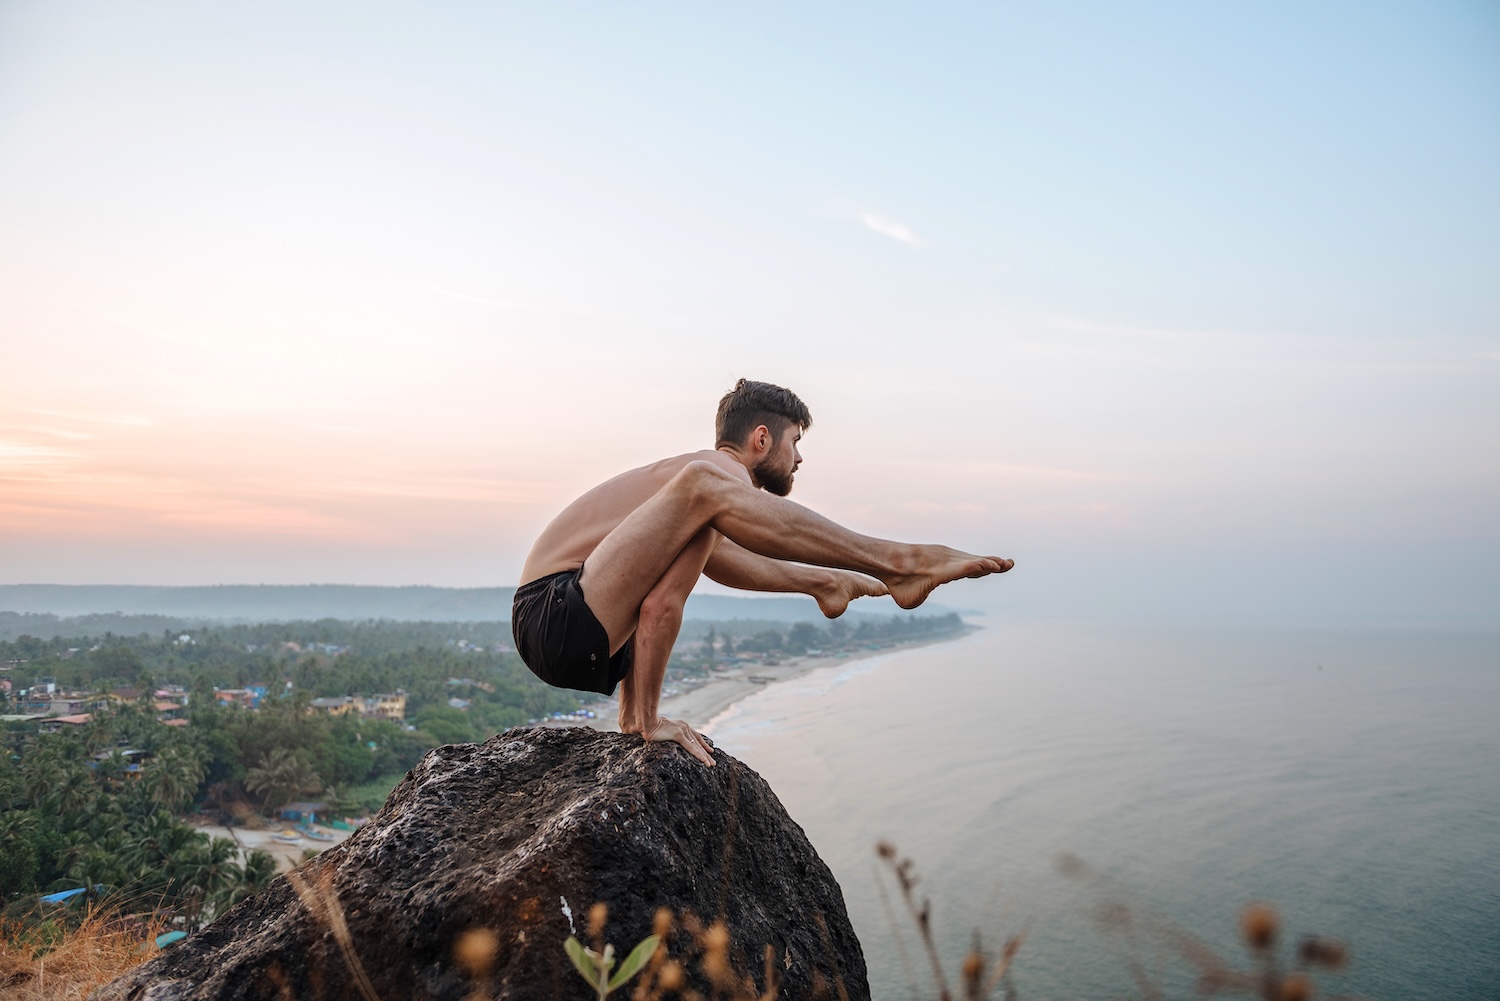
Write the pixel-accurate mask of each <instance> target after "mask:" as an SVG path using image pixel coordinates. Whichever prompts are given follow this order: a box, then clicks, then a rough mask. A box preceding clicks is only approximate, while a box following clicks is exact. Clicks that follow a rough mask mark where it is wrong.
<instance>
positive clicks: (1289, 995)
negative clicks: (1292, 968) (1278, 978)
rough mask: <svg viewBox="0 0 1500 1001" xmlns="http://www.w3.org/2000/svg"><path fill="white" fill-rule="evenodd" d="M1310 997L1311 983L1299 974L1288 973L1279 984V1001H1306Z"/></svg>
mask: <svg viewBox="0 0 1500 1001" xmlns="http://www.w3.org/2000/svg"><path fill="white" fill-rule="evenodd" d="M1310 997H1312V982H1311V981H1309V980H1308V979H1307V977H1306V976H1305V975H1304V974H1301V973H1288V974H1287V977H1286V979H1285V980H1283V981H1282V982H1281V1001H1308V998H1310Z"/></svg>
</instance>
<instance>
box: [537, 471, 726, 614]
mask: <svg viewBox="0 0 1500 1001" xmlns="http://www.w3.org/2000/svg"><path fill="white" fill-rule="evenodd" d="M697 459H708V460H710V461H713V462H716V463H719V464H721V465H722V464H723V463H724V462H725V461H726V460H727V461H728V462H730V463H733V464H734V466H735V467H736V468H738V469H739V470H740V471H741V472H740V475H744V473H743V469H744V467H743V466H739V464H738V463H735V462H734V460H733V459H730V458H729V457H728V456H726V455H725V454H724V453H723V452H715V451H707V450H705V451H702V452H689V453H687V454H686V455H675V456H673V457H672V458H670V459H662V460H661V461H660V462H653V463H651V464H650V465H647V466H640V467H638V468H636V469H632V470H630V471H628V472H624V473H621V474H620V475H619V476H616V477H614V478H613V479H610V480H605V481H604V482H603V483H601V484H599V485H598V486H597V487H594V488H593V489H592V490H590V491H588V492H587V493H585V494H584V495H583V496H581V497H579V498H578V499H577V500H575V501H574V502H573V503H571V504H569V505H568V506H567V507H565V508H563V509H562V513H560V514H559V515H558V516H557V517H556V518H553V519H552V521H551V522H550V523H549V524H548V525H547V527H546V528H544V529H542V534H541V535H539V536H537V540H536V543H535V544H534V545H533V546H532V547H531V553H530V555H528V556H527V557H526V565H525V566H524V567H523V568H522V569H521V583H522V584H529V583H530V582H531V581H534V580H536V579H538V578H540V577H546V576H548V575H549V574H555V573H561V572H562V571H564V570H577V569H578V568H579V567H581V566H583V561H584V560H586V559H588V556H589V554H590V553H592V552H593V551H594V549H595V547H597V546H598V545H599V543H600V542H602V541H604V537H605V536H606V535H608V534H609V533H610V532H612V531H614V529H615V526H616V525H618V524H619V523H620V522H622V521H624V520H625V518H626V516H627V515H629V514H630V512H632V511H634V510H635V509H636V508H638V507H640V506H641V505H642V504H644V503H646V501H648V500H649V499H651V497H652V496H653V495H654V494H655V493H656V492H657V491H658V490H660V489H661V488H662V487H664V486H666V484H667V481H668V480H670V479H671V478H672V477H674V476H676V475H677V473H678V471H679V470H681V469H682V467H683V466H685V465H687V464H688V463H689V462H693V461H694V460H697Z"/></svg>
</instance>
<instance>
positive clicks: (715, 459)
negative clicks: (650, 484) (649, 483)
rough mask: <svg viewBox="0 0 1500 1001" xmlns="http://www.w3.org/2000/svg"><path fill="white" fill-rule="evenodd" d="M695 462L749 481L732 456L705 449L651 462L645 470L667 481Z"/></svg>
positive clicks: (744, 471)
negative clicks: (706, 464)
mask: <svg viewBox="0 0 1500 1001" xmlns="http://www.w3.org/2000/svg"><path fill="white" fill-rule="evenodd" d="M695 462H707V463H711V464H713V465H714V466H717V467H718V468H720V469H722V470H724V472H726V473H729V474H731V475H733V476H735V477H737V478H739V479H742V480H747V481H748V480H749V479H750V471H749V470H747V469H746V468H745V467H744V466H743V465H741V464H740V462H739V461H738V460H736V459H735V457H734V456H732V455H728V454H726V453H724V452H720V451H718V450H717V449H710V448H705V449H703V450H702V451H698V452H684V453H683V454H682V455H674V456H672V457H671V458H669V459H662V460H661V461H660V462H653V463H652V464H651V465H649V466H646V467H645V468H646V469H649V470H651V471H652V472H653V473H656V474H657V475H659V476H661V477H662V478H663V479H664V480H669V479H671V478H672V477H673V476H676V475H677V474H678V473H680V472H682V471H683V470H684V469H686V468H687V467H688V466H690V465H692V464H693V463H695Z"/></svg>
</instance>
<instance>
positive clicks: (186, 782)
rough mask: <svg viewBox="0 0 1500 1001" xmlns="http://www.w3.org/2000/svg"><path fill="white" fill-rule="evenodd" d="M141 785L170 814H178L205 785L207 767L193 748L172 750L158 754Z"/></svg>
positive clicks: (173, 748) (147, 769)
mask: <svg viewBox="0 0 1500 1001" xmlns="http://www.w3.org/2000/svg"><path fill="white" fill-rule="evenodd" d="M144 772H145V774H144V775H143V776H142V777H141V781H142V782H144V783H145V784H146V789H147V791H148V792H149V793H150V795H151V801H152V802H153V803H156V804H158V805H159V806H165V807H166V808H167V809H169V810H175V809H177V808H178V807H180V806H181V805H182V804H183V803H184V802H186V801H187V800H189V799H191V798H192V797H193V795H194V794H195V793H197V791H198V785H199V783H201V782H202V781H203V772H204V769H203V763H202V762H201V761H200V760H199V759H198V755H197V754H195V753H194V752H193V751H192V750H191V749H190V748H188V747H184V746H180V745H179V746H176V747H169V748H167V749H166V750H165V751H163V752H162V753H161V754H158V755H157V756H156V757H155V758H153V759H152V760H151V761H150V762H148V764H147V767H146V768H145V769H144Z"/></svg>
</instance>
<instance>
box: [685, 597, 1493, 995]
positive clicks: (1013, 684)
mask: <svg viewBox="0 0 1500 1001" xmlns="http://www.w3.org/2000/svg"><path fill="white" fill-rule="evenodd" d="M1497 666H1500V632H1496V631H1459V630H1449V631H1443V630H1437V629H1428V630H1414V629H1405V628H1400V629H1398V628H1388V629H1381V628H1378V627H1375V628H1370V627H1366V628H1363V629H1361V630H1353V629H1342V628H1341V629H1332V628H1329V629H1310V628H1309V629H1299V630H1291V629H1282V630H1250V629H1244V630H1239V631H1234V632H1232V631H1229V630H1213V631H1210V630H1197V631H1186V630H1175V631H1174V630H1165V629H1160V630H1146V629H1138V628H1130V627H1125V626H1098V625H1086V624H1077V623H1029V624H1004V625H992V626H991V628H988V629H986V630H983V631H981V632H979V633H977V634H975V635H973V636H970V637H968V638H965V639H963V640H959V641H956V642H952V643H944V644H940V645H935V646H930V647H925V648H920V649H916V650H911V651H903V652H897V653H892V654H889V655H886V656H882V657H879V658H876V659H874V660H870V661H865V662H859V663H855V664H851V665H847V666H843V667H835V668H829V669H826V670H823V671H820V672H815V673H813V674H810V675H807V676H805V677H804V678H801V679H798V680H796V681H792V682H788V683H786V684H783V685H779V686H775V687H772V688H770V689H768V690H766V691H765V692H763V693H760V694H758V695H756V696H754V697H752V698H750V699H747V700H745V701H744V702H741V703H739V704H738V705H736V706H734V707H732V708H731V709H730V710H728V711H727V712H726V713H725V714H724V715H723V716H721V717H720V718H719V720H717V721H716V723H715V725H714V726H713V727H711V728H710V732H711V733H713V735H714V737H715V739H716V740H717V741H718V742H719V743H720V744H721V745H722V746H723V747H724V748H725V749H726V750H728V751H729V752H730V753H732V754H735V755H737V756H740V757H741V758H743V759H744V760H745V761H746V762H747V763H749V764H750V765H751V766H752V767H754V768H756V769H757V770H758V771H760V772H761V773H762V774H763V775H764V776H765V777H766V778H767V780H768V781H769V782H770V783H771V785H772V787H773V788H775V790H776V791H777V794H778V795H779V796H780V797H781V799H782V801H783V803H785V805H786V807H787V809H788V810H789V811H790V812H791V814H792V816H793V817H794V818H795V819H796V820H797V821H798V822H799V823H801V824H802V825H803V826H804V827H805V828H806V830H807V832H808V835H809V837H810V838H811V839H812V841H813V844H814V845H815V846H816V847H817V848H818V850H819V851H820V853H821V854H822V855H823V857H824V859H825V860H826V861H827V862H828V863H829V865H830V866H832V868H833V870H834V872H835V874H836V875H837V876H838V877H839V880H840V883H841V884H842V885H843V888H844V893H845V898H846V901H847V903H848V906H849V909H850V912H851V916H852V918H853V920H854V923H855V927H856V930H857V931H858V932H859V934H860V937H861V941H862V942H863V944H864V947H865V956H866V960H867V962H868V963H869V966H870V972H871V978H872V987H873V988H874V990H875V993H876V996H877V997H880V998H902V997H906V996H908V995H909V993H910V989H909V988H908V987H907V986H906V984H907V980H906V976H905V974H903V972H902V963H901V959H900V955H899V953H898V951H897V950H896V948H895V946H894V945H893V940H892V933H891V925H890V921H889V919H888V918H887V917H886V914H885V911H884V908H883V905H882V903H881V899H880V894H879V891H878V889H877V883H876V862H875V856H874V852H873V846H874V844H875V842H876V841H877V840H878V839H888V840H890V841H892V842H894V843H895V844H896V845H897V847H898V848H899V849H900V850H901V852H902V853H903V854H905V855H907V856H909V857H911V858H912V859H913V860H915V862H916V864H917V866H918V869H919V872H920V873H921V875H922V877H923V881H922V883H921V885H920V890H921V892H923V893H925V894H927V895H928V896H930V897H931V899H932V900H933V906H934V924H935V927H936V928H937V929H938V932H939V939H940V944H941V946H942V947H943V948H944V949H945V951H946V958H947V963H948V967H949V972H950V976H954V975H956V971H957V967H958V961H959V958H960V956H961V954H962V952H963V950H964V949H965V948H966V947H967V945H968V943H969V936H970V932H971V931H972V929H973V928H975V927H976V926H977V927H979V928H980V930H981V931H982V932H983V933H984V936H985V941H986V943H987V944H988V945H989V946H990V947H992V948H993V947H998V945H999V944H1000V943H1001V941H1002V940H1003V938H1004V937H1005V936H1006V935H1009V934H1011V933H1013V932H1015V931H1017V930H1019V929H1020V928H1021V926H1022V925H1023V923H1024V922H1026V921H1028V920H1029V921H1031V922H1033V924H1032V928H1031V933H1030V937H1029V938H1028V939H1027V941H1026V943H1025V944H1024V946H1023V947H1022V950H1021V952H1020V955H1019V957H1018V959H1017V963H1016V966H1015V968H1014V979H1015V983H1016V985H1017V988H1018V990H1019V994H1020V997H1021V998H1022V999H1027V998H1044V997H1079V998H1106V997H1117V996H1135V997H1139V996H1140V991H1139V989H1138V987H1137V986H1136V985H1135V984H1133V983H1132V981H1131V980H1130V977H1129V974H1128V972H1127V969H1126V965H1125V962H1124V961H1123V956H1125V955H1127V954H1128V952H1129V950H1127V949H1126V942H1125V940H1124V939H1123V938H1122V937H1121V936H1118V935H1105V934H1104V933H1101V932H1100V931H1098V930H1096V928H1095V926H1094V925H1093V923H1092V921H1091V920H1090V917H1089V913H1090V909H1091V907H1092V906H1093V905H1096V904H1097V903H1099V902H1100V901H1101V899H1103V897H1102V896H1101V894H1100V893H1099V892H1097V888H1096V889H1094V890H1091V889H1089V888H1087V887H1085V886H1083V885H1081V884H1079V883H1075V882H1070V881H1069V880H1067V879H1064V878H1063V877H1062V876H1060V875H1058V874H1057V872H1056V868H1055V860H1056V857H1057V855H1058V854H1059V853H1061V852H1073V853H1076V854H1077V855H1079V856H1081V857H1082V858H1083V859H1084V860H1085V861H1086V862H1088V863H1090V864H1091V865H1092V866H1094V867H1095V868H1096V869H1098V870H1100V871H1102V873H1103V874H1104V876H1105V881H1106V883H1107V885H1108V886H1109V887H1110V888H1112V889H1111V892H1110V893H1109V894H1108V895H1109V896H1110V897H1111V898H1113V899H1123V900H1124V901H1125V902H1126V903H1127V904H1129V905H1131V906H1132V907H1133V908H1137V909H1139V910H1143V911H1150V912H1153V913H1155V914H1157V915H1161V916H1164V917H1166V918H1169V919H1170V920H1171V921H1173V922H1175V923H1176V924H1177V925H1179V926H1180V927H1182V928H1185V929H1189V930H1191V931H1192V932H1193V933H1195V934H1197V935H1200V936H1201V937H1203V938H1204V939H1205V940H1207V941H1208V942H1209V943H1210V944H1211V945H1213V946H1214V947H1216V948H1217V949H1218V950H1219V951H1220V953H1221V954H1222V955H1223V956H1225V957H1226V958H1227V959H1229V960H1231V961H1232V963H1233V965H1236V966H1239V965H1241V963H1242V961H1243V960H1244V959H1245V958H1246V956H1245V952H1244V950H1243V948H1242V947H1240V945H1239V944H1238V941H1237V937H1236V932H1235V928H1236V923H1237V918H1238V913H1239V910H1240V907H1241V906H1242V905H1243V904H1244V903H1246V902H1247V901H1249V900H1252V899H1261V900H1269V901H1271V902H1273V903H1274V904H1276V905H1277V906H1278V907H1279V908H1280V909H1281V912H1282V915H1283V917H1284V919H1285V925H1286V931H1287V935H1288V937H1290V938H1292V939H1293V941H1295V938H1296V937H1297V936H1300V935H1302V934H1306V933H1317V934H1325V935H1334V936H1339V937H1342V938H1343V939H1345V940H1346V941H1347V942H1349V943H1350V945H1351V946H1352V949H1353V957H1354V959H1353V964H1352V967H1351V969H1350V970H1349V972H1347V973H1346V974H1344V975H1343V976H1341V977H1338V978H1328V979H1326V980H1324V981H1323V986H1324V988H1325V990H1329V991H1331V992H1335V993H1337V992H1345V993H1362V994H1365V995H1367V996H1370V997H1375V998H1386V999H1395V998H1433V999H1437V998H1445V999H1463V998H1472V999H1480V998H1493V997H1495V996H1497V993H1500V946H1497V944H1496V941H1495V937H1494V934H1493V932H1494V921H1495V916H1496V914H1500V868H1497V866H1496V857H1497V856H1496V848H1497V842H1500V838H1497V834H1496V832H1497V831H1500V770H1497V764H1500V722H1497V721H1500V672H1497V671H1496V667H1497ZM886 886H887V892H888V893H890V894H891V896H892V900H893V902H897V898H896V890H895V886H894V884H893V883H891V881H890V880H888V879H887V880H886ZM900 924H901V926H902V928H903V934H905V932H906V930H907V929H909V927H910V923H909V922H908V921H906V920H905V919H904V918H903V919H901V920H900ZM907 948H908V954H909V957H910V960H911V962H912V964H913V966H914V969H915V970H916V972H917V976H918V982H919V983H920V984H924V985H925V984H927V983H928V980H927V974H926V967H925V963H924V962H923V960H922V957H921V956H920V954H919V953H918V952H917V951H916V945H915V940H914V939H911V938H910V936H908V944H907ZM1135 954H1136V956H1137V958H1139V959H1140V960H1141V962H1142V964H1143V965H1144V967H1145V968H1146V969H1147V970H1148V971H1153V972H1154V971H1158V970H1161V971H1164V973H1165V981H1166V983H1167V984H1168V996H1179V997H1183V996H1192V995H1193V991H1192V979H1193V975H1192V972H1191V971H1190V970H1189V968H1188V967H1187V966H1186V965H1185V964H1184V963H1183V962H1181V961H1180V960H1178V959H1176V958H1175V956H1173V955H1172V954H1171V953H1170V952H1169V951H1168V950H1167V949H1166V948H1165V947H1164V945H1162V944H1159V943H1157V942H1155V941H1151V940H1149V939H1143V940H1142V944H1141V946H1140V948H1138V949H1137V950H1135ZM925 993H926V992H924V994H925Z"/></svg>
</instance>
